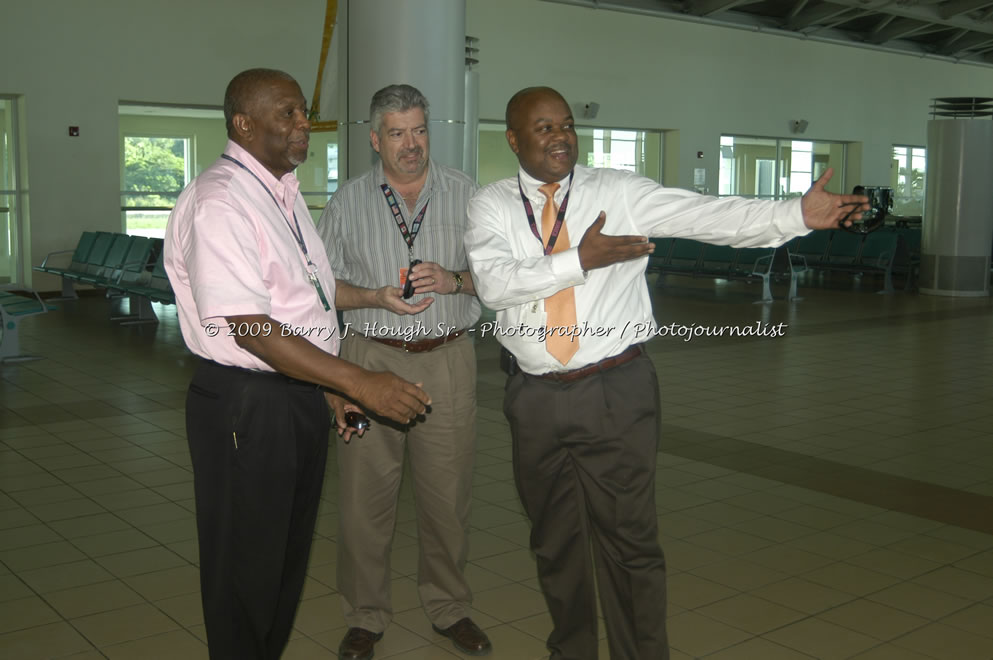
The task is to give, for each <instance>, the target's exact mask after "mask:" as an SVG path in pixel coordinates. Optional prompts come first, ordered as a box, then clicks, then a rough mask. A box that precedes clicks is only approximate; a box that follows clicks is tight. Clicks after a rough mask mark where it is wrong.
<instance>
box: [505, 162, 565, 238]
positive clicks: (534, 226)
mask: <svg viewBox="0 0 993 660" xmlns="http://www.w3.org/2000/svg"><path fill="white" fill-rule="evenodd" d="M574 174H575V170H574V171H572V172H570V173H569V189H568V190H567V191H566V193H565V197H563V198H562V206H560V207H559V212H558V215H556V216H555V224H554V225H552V233H551V234H549V235H548V244H547V245H545V254H546V255H548V254H551V253H552V248H554V247H555V241H557V240H558V238H559V232H560V231H561V230H562V222H563V221H564V220H565V209H566V207H567V206H568V205H569V194H570V193H571V192H572V177H573V175H574ZM517 189H518V190H519V191H520V193H521V201H523V202H524V212H525V213H527V216H528V223H529V224H530V225H531V233H532V234H534V235H535V237H536V238H537V239H538V241H539V242H541V243H543V244H544V241H543V240H542V238H541V232H540V231H538V223H537V222H535V219H534V209H533V208H532V207H531V200H529V199H528V196H527V195H525V194H524V186H522V185H521V175H520V174H518V175H517ZM539 192H540V191H539ZM542 194H544V193H542ZM554 198H555V196H554V195H553V196H552V197H549V198H548V201H547V202H545V203H546V204H554V203H555V199H554Z"/></svg>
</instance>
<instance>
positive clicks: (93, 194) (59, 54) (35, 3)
mask: <svg viewBox="0 0 993 660" xmlns="http://www.w3.org/2000/svg"><path fill="white" fill-rule="evenodd" d="M324 7H325V2H323V1H322V0H293V2H284V3H273V2H263V1H262V0H209V1H206V0H169V2H150V1H147V0H100V1H99V2H79V0H31V1H30V2H25V1H23V0H0V16H2V17H3V18H2V21H0V23H2V31H3V36H2V38H0V93H5V94H8V93H9V94H21V95H23V96H24V100H25V113H24V115H23V116H22V117H21V120H22V121H23V122H25V124H26V127H27V136H26V140H25V144H22V145H21V148H22V149H26V150H27V163H28V165H27V166H28V172H27V180H28V187H29V191H28V193H29V198H30V217H29V225H30V226H29V228H28V232H27V236H26V239H27V241H29V243H28V245H30V247H29V248H28V249H27V250H26V254H25V255H24V261H25V262H26V265H27V266H28V267H30V266H31V265H32V264H38V263H41V260H42V259H43V258H44V256H45V255H46V254H47V253H48V252H50V251H53V250H59V249H66V248H71V247H73V246H75V242H76V241H77V240H78V239H79V235H80V232H82V231H83V230H84V229H90V230H105V231H121V213H120V176H119V166H118V152H119V144H118V143H119V138H118V115H117V104H118V102H119V101H121V100H127V101H147V102H153V103H162V102H165V103H180V104H195V105H213V106H220V105H221V103H222V101H223V97H224V87H225V86H226V85H227V82H228V81H229V80H230V79H231V78H232V76H234V74H236V73H238V72H239V71H242V70H244V69H247V68H250V67H254V66H266V67H271V68H277V69H284V70H286V71H288V72H289V73H291V74H292V75H293V76H295V77H296V78H297V79H298V80H299V81H300V83H301V87H303V89H304V93H305V94H307V95H308V97H309V95H310V94H311V92H312V90H313V85H314V80H315V78H316V75H317V65H318V57H319V55H320V46H321V35H322V32H323V23H324V20H323V19H324ZM70 125H72V126H79V127H80V136H79V137H75V138H70V137H68V127H69V126H70ZM35 275H36V277H35V278H34V286H35V287H36V288H39V289H42V290H53V289H57V288H58V281H57V280H56V279H55V278H53V277H51V276H48V275H41V276H38V275H37V274H35Z"/></svg>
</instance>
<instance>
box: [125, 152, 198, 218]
mask: <svg viewBox="0 0 993 660" xmlns="http://www.w3.org/2000/svg"><path fill="white" fill-rule="evenodd" d="M186 143H187V141H186V140H185V139H182V138H163V137H127V138H125V139H124V192H125V200H124V203H125V205H127V206H152V207H155V206H159V207H162V206H172V205H173V204H174V203H175V202H176V198H177V197H178V196H179V193H180V192H181V191H182V190H183V186H185V185H186V172H187V165H186ZM139 192H140V193H148V194H143V195H138V194H132V193H139Z"/></svg>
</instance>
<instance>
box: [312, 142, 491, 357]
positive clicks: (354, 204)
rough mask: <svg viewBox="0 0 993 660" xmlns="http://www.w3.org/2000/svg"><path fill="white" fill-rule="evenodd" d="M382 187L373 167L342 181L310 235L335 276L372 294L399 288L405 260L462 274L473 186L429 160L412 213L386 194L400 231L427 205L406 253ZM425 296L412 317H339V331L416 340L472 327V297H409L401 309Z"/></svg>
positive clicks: (475, 312)
mask: <svg viewBox="0 0 993 660" xmlns="http://www.w3.org/2000/svg"><path fill="white" fill-rule="evenodd" d="M385 183H386V176H385V175H384V174H383V164H382V162H379V161H377V162H376V164H375V165H374V166H373V168H372V170H370V171H369V172H367V173H365V174H363V175H361V176H359V177H356V178H354V179H349V180H348V181H346V182H345V183H344V184H343V185H342V186H341V187H340V188H339V189H338V191H337V192H336V193H335V194H334V196H333V197H332V198H331V201H329V202H328V205H327V206H326V207H325V208H324V212H323V213H322V214H321V218H320V220H319V221H318V226H317V231H318V233H319V234H320V235H321V239H322V240H323V241H324V246H325V248H326V249H327V253H328V260H329V261H330V262H331V268H332V270H333V271H334V274H335V277H336V278H337V279H339V280H344V281H345V282H348V283H349V284H352V285H354V286H360V287H365V288H369V289H378V288H379V287H382V286H385V285H391V286H400V269H402V268H406V267H407V266H408V265H409V264H410V261H411V259H420V260H421V261H433V262H435V263H438V264H440V265H441V266H442V267H443V268H447V269H448V270H453V271H455V270H458V271H464V270H468V268H469V264H468V261H467V260H466V255H465V247H464V245H463V240H462V239H463V236H464V234H465V230H466V224H467V218H466V208H467V206H468V204H469V198H470V197H472V195H473V193H474V192H475V191H476V188H477V186H476V184H475V182H473V181H472V179H470V178H469V177H468V176H466V175H465V174H463V173H462V172H460V171H458V170H453V169H451V168H449V167H445V166H443V165H439V164H438V163H436V162H434V161H433V160H432V161H430V163H429V165H428V177H427V180H426V181H425V183H424V188H423V189H422V190H421V194H420V196H419V197H418V199H417V205H416V206H415V207H414V210H413V212H408V211H407V207H406V205H405V204H404V202H403V198H402V197H401V196H400V194H399V193H396V192H394V195H395V197H396V200H397V202H398V203H399V204H400V210H401V212H402V214H403V219H404V221H405V222H406V223H407V228H408V229H411V228H412V227H411V225H412V224H413V221H414V218H416V217H417V214H418V213H420V212H421V209H422V208H424V205H425V204H426V205H427V212H426V213H425V214H424V220H423V222H422V223H421V227H420V231H419V232H418V233H417V236H416V237H415V239H414V245H413V248H412V249H408V247H407V243H406V241H405V240H404V238H403V235H402V234H401V233H400V229H399V227H397V223H396V220H395V219H394V217H393V212H392V211H391V210H390V205H389V204H388V203H387V201H386V197H385V195H384V194H383V190H382V189H381V188H380V186H381V185H382V184H385ZM428 295H430V296H433V297H434V303H433V304H432V305H431V306H430V307H428V308H427V309H426V310H424V311H423V312H421V313H420V314H415V315H408V316H400V315H398V314H394V313H393V312H388V311H386V310H383V309H355V310H348V311H345V312H344V320H345V323H346V328H347V329H348V331H349V332H351V333H356V332H357V333H359V334H363V335H366V336H379V337H387V338H390V339H407V340H415V341H416V340H418V339H427V338H431V337H438V336H443V335H446V334H448V333H450V332H451V331H454V330H461V329H465V328H470V327H472V326H473V324H475V323H476V321H478V320H479V313H480V307H479V301H478V300H477V298H476V297H475V296H469V295H464V294H453V295H440V294H437V293H431V294H422V295H415V296H414V297H413V298H411V299H410V300H409V302H416V301H417V300H420V299H421V298H424V297H426V296H428ZM343 330H345V328H343Z"/></svg>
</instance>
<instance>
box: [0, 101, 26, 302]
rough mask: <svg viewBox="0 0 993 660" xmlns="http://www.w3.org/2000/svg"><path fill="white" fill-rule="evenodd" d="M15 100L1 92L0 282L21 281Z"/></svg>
mask: <svg viewBox="0 0 993 660" xmlns="http://www.w3.org/2000/svg"><path fill="white" fill-rule="evenodd" d="M16 113H17V108H16V101H15V100H14V99H13V98H10V97H2V96H0V284H10V283H12V282H14V283H17V282H20V281H21V269H20V268H19V261H20V254H21V252H20V249H19V245H20V235H21V233H20V231H19V227H20V225H19V222H18V208H17V200H18V196H17V187H18V178H17V163H18V160H17V158H18V157H17V130H18V127H17V116H16Z"/></svg>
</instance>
